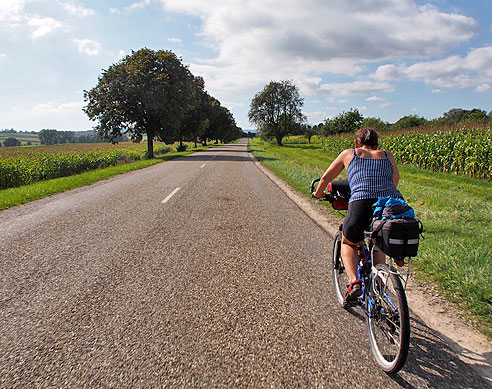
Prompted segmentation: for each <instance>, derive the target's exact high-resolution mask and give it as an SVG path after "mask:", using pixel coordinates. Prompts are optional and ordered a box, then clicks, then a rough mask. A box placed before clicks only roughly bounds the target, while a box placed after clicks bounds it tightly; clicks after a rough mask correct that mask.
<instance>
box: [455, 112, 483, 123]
mask: <svg viewBox="0 0 492 389" xmlns="http://www.w3.org/2000/svg"><path fill="white" fill-rule="evenodd" d="M488 120H489V117H488V116H487V112H486V111H484V110H481V109H478V108H473V109H472V110H471V111H465V113H464V114H463V116H462V117H461V119H460V121H459V122H460V123H477V122H485V121H488Z"/></svg>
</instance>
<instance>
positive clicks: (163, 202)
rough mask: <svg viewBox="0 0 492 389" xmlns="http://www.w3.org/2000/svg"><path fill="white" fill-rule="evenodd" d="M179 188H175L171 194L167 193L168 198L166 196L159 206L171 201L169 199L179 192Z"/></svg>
mask: <svg viewBox="0 0 492 389" xmlns="http://www.w3.org/2000/svg"><path fill="white" fill-rule="evenodd" d="M180 189H181V188H180V187H177V188H176V189H174V190H173V191H172V192H171V193H169V196H167V197H166V198H165V199H164V200H162V201H161V204H166V203H167V202H168V201H169V200H171V197H173V196H174V195H175V194H176V192H177V191H178V190H180Z"/></svg>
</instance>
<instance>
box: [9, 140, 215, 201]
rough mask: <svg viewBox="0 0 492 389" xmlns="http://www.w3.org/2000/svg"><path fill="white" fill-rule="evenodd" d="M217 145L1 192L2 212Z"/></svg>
mask: <svg viewBox="0 0 492 389" xmlns="http://www.w3.org/2000/svg"><path fill="white" fill-rule="evenodd" d="M214 146H215V145H209V146H205V147H197V148H194V149H190V150H188V151H183V152H179V153H177V152H176V153H170V154H165V155H163V156H161V157H158V158H154V159H146V160H142V161H137V162H132V163H127V164H124V165H118V166H112V167H109V168H105V169H100V170H94V171H90V172H86V173H82V174H77V175H73V176H69V177H62V178H55V179H52V180H45V181H39V182H36V183H34V184H31V185H24V186H21V187H18V188H9V189H3V190H0V210H2V209H6V208H9V207H12V206H15V205H19V204H25V203H27V202H29V201H33V200H38V199H41V198H43V197H46V196H50V195H52V194H55V193H60V192H65V191H67V190H70V189H74V188H78V187H80V186H84V185H89V184H92V183H94V182H97V181H101V180H104V179H107V178H110V177H112V176H115V175H117V174H123V173H126V172H129V171H132V170H138V169H143V168H146V167H149V166H152V165H156V164H158V163H161V162H164V161H168V160H170V159H174V158H177V157H181V156H184V155H188V154H191V153H193V152H196V151H200V150H205V149H208V148H210V147H214Z"/></svg>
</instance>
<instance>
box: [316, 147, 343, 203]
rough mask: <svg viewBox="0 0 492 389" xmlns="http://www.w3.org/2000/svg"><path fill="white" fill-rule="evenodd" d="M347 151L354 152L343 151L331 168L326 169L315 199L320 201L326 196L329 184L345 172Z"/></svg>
mask: <svg viewBox="0 0 492 389" xmlns="http://www.w3.org/2000/svg"><path fill="white" fill-rule="evenodd" d="M347 151H349V152H352V150H344V151H342V152H341V153H340V154H339V155H338V157H337V158H336V159H335V160H334V161H333V162H332V163H331V165H330V167H329V168H328V169H326V172H325V174H323V177H321V179H320V180H319V184H318V189H316V192H315V193H314V197H316V198H318V199H320V198H322V197H323V196H324V192H325V189H326V187H327V186H328V184H329V183H330V182H331V181H333V180H334V179H335V178H336V177H337V176H338V175H339V174H340V173H341V172H342V170H343V168H344V167H345V163H346V157H347Z"/></svg>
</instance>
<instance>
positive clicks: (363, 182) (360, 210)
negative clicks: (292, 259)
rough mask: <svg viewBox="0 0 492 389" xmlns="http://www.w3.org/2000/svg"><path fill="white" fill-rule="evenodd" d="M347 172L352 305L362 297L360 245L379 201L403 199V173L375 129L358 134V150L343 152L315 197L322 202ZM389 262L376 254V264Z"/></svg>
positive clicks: (346, 250) (345, 252)
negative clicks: (333, 183)
mask: <svg viewBox="0 0 492 389" xmlns="http://www.w3.org/2000/svg"><path fill="white" fill-rule="evenodd" d="M343 168H346V169H347V179H348V182H349V186H350V191H351V195H350V200H349V206H348V211H347V215H346V216H345V220H344V222H343V230H342V250H341V254H342V260H343V264H344V266H345V270H346V272H347V276H348V278H349V280H350V284H349V285H348V287H347V293H346V294H345V301H346V302H347V303H348V304H350V303H354V302H356V301H357V298H358V297H359V296H360V295H361V294H362V289H361V281H360V280H359V279H357V262H358V255H357V250H356V248H357V244H358V243H359V242H361V241H362V240H363V239H364V230H366V229H367V228H368V227H369V225H370V223H371V217H372V213H373V209H372V205H373V204H374V203H375V202H376V201H377V199H378V197H383V196H391V197H395V198H401V199H403V196H402V195H401V193H400V191H399V190H398V189H397V188H396V187H397V185H398V181H399V179H400V173H399V172H398V167H397V166H396V162H395V158H394V157H393V155H392V154H391V153H390V152H389V151H385V150H379V149H378V134H377V133H376V131H374V129H372V128H369V127H366V128H361V129H360V130H358V131H357V132H356V134H355V148H353V149H347V150H344V151H342V152H341V153H340V154H339V155H338V157H337V158H336V159H335V160H334V161H333V162H332V164H331V165H330V167H329V168H328V169H327V170H326V172H325V174H324V175H323V177H321V180H320V181H319V184H318V188H317V190H316V193H314V197H317V198H322V197H323V195H324V191H325V189H326V186H327V185H328V184H329V183H330V182H331V181H332V180H334V179H335V178H336V177H337V176H338V175H339V174H340V173H341V172H342V170H343ZM383 262H385V255H384V253H383V252H381V251H377V252H375V253H374V264H377V263H383Z"/></svg>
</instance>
